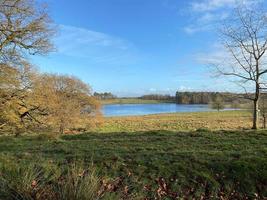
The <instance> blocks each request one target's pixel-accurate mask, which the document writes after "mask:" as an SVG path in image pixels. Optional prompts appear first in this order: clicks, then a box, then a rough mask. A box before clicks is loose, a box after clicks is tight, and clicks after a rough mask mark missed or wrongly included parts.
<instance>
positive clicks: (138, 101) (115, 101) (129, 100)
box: [101, 98, 175, 105]
mask: <svg viewBox="0 0 267 200" xmlns="http://www.w3.org/2000/svg"><path fill="white" fill-rule="evenodd" d="M157 103H175V101H168V100H145V99H138V98H117V99H107V100H101V104H103V105H105V104H157Z"/></svg>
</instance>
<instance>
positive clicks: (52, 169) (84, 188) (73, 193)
mask: <svg viewBox="0 0 267 200" xmlns="http://www.w3.org/2000/svg"><path fill="white" fill-rule="evenodd" d="M1 161H2V160H1ZM99 186H100V181H99V178H98V177H97V175H96V173H95V170H94V169H93V170H92V169H91V168H86V169H84V168H83V167H82V165H78V164H72V165H71V166H70V167H67V168H63V167H58V166H56V165H50V164H38V165H37V164H22V163H19V164H16V163H14V162H10V161H4V162H1V163H0V199H5V200H63V199H64V200H96V199H98V197H97V195H98V193H97V192H98V189H99Z"/></svg>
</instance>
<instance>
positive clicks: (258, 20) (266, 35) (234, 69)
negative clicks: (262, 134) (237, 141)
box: [216, 6, 267, 129]
mask: <svg viewBox="0 0 267 200" xmlns="http://www.w3.org/2000/svg"><path fill="white" fill-rule="evenodd" d="M220 33H221V36H222V44H223V45H224V47H225V49H226V52H227V53H228V54H227V55H229V57H227V56H226V60H225V61H224V62H223V63H219V64H216V70H217V72H219V74H220V75H225V76H232V77H234V80H235V81H236V82H237V83H238V84H239V85H240V86H241V87H242V88H243V89H244V90H245V92H246V95H245V98H247V99H249V100H251V101H253V126H252V129H257V127H258V118H259V116H258V115H259V105H258V104H259V98H260V90H261V89H262V88H263V87H265V84H266V82H265V81H266V79H265V76H266V73H267V65H266V63H265V56H266V55H265V53H266V49H267V15H266V13H265V12H264V11H263V10H261V11H260V10H259V9H251V8H247V7H245V6H242V7H238V8H237V9H235V11H234V14H233V15H232V17H231V19H230V20H229V21H227V22H225V23H224V24H223V26H222V29H221V30H220Z"/></svg>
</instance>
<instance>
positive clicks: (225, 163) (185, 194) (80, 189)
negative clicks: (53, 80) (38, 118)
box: [0, 111, 267, 200]
mask: <svg viewBox="0 0 267 200" xmlns="http://www.w3.org/2000/svg"><path fill="white" fill-rule="evenodd" d="M133 118H134V119H135V120H132V119H133ZM189 119H191V121H190V120H189ZM188 120H189V122H190V123H191V126H190V124H187V123H185V122H188ZM218 120H220V121H218ZM141 122H143V123H141ZM175 122H176V123H177V125H175ZM189 122H188V123H189ZM215 122H216V123H215ZM219 122H220V123H219ZM230 122H231V123H230ZM119 123H120V124H119ZM156 125H157V126H156ZM167 125H168V126H167ZM155 126H156V127H155ZM243 126H244V127H246V126H247V127H249V113H246V112H240V111H238V112H237V111H235V112H218V113H217V112H212V113H189V114H164V115H149V116H140V117H125V118H124V117H120V118H107V119H106V122H105V124H103V128H102V129H101V130H98V131H97V132H90V133H83V134H76V135H73V134H72V135H55V134H52V133H45V134H44V133H43V134H31V135H29V134H26V135H21V136H19V137H14V136H2V137H0V152H1V154H0V155H1V157H0V158H1V162H0V174H1V176H0V194H1V195H0V199H74V200H75V199H77V200H78V199H92V200H93V199H114V200H115V199H140V200H141V199H151V200H152V199H166V200H167V199H168V200H170V199H264V198H266V196H267V187H266V185H267V132H266V131H264V130H262V131H250V130H241V129H240V128H241V127H243ZM203 127H204V128H203ZM234 128H235V130H233V129H234ZM221 129H224V130H221ZM227 129H228V130H227ZM230 129H231V130H230ZM134 130H135V131H134Z"/></svg>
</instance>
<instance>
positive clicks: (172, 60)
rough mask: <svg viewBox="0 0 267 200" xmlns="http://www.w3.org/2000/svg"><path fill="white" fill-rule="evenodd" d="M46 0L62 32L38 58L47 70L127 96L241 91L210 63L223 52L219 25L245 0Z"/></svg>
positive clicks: (37, 62)
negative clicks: (217, 74) (49, 50)
mask: <svg viewBox="0 0 267 200" xmlns="http://www.w3.org/2000/svg"><path fill="white" fill-rule="evenodd" d="M39 1H41V2H46V3H47V5H48V9H49V13H50V16H51V18H52V19H53V20H54V23H55V24H56V26H57V30H58V33H57V35H56V36H55V37H54V38H53V42H54V44H55V47H56V50H55V51H54V52H52V53H50V54H49V55H47V56H35V57H33V58H32V60H33V62H34V64H35V65H36V66H38V68H39V69H40V71H42V72H49V73H58V74H69V75H74V76H77V77H78V78H80V79H81V80H83V81H84V82H86V83H88V84H89V85H90V86H91V87H92V89H93V91H96V92H112V93H114V94H115V95H117V96H120V97H126V96H127V97H130V96H140V95H144V94H155V93H160V94H171V95H174V94H175V92H176V91H177V90H178V91H234V92H235V91H236V86H235V85H233V84H232V83H231V82H227V81H226V80H225V79H219V78H217V77H216V78H215V77H214V76H212V73H211V70H210V68H209V67H208V64H207V63H208V62H209V59H211V58H212V57H213V56H214V57H216V56H220V48H221V47H220V44H219V41H218V33H217V30H218V28H219V25H220V24H221V21H222V20H225V19H227V18H229V16H230V15H231V10H232V9H233V8H234V6H235V5H236V1H237V0H68V1H66V0H56V1H55V0H39ZM240 1H241V0H240ZM240 1H238V2H240ZM259 1H263V0H242V3H245V4H247V5H250V4H251V5H252V4H256V3H258V2H259Z"/></svg>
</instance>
